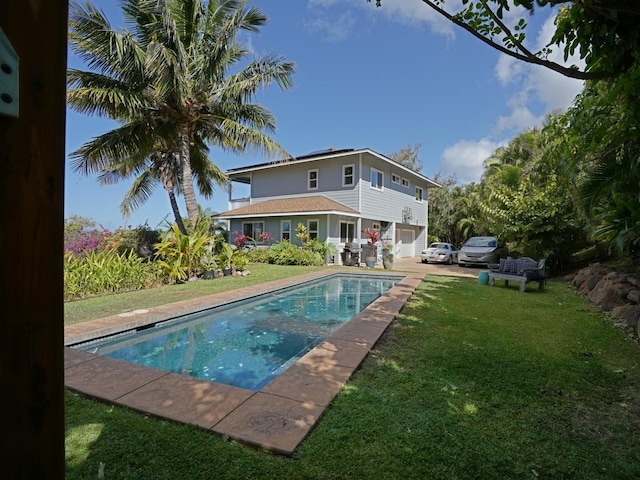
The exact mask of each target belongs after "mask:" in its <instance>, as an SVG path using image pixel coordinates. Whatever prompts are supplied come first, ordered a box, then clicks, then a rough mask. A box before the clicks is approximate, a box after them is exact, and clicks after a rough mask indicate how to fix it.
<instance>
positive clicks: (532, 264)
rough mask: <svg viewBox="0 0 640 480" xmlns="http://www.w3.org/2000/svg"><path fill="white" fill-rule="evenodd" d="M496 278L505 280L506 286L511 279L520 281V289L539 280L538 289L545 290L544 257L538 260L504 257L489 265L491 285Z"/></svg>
mask: <svg viewBox="0 0 640 480" xmlns="http://www.w3.org/2000/svg"><path fill="white" fill-rule="evenodd" d="M496 279H498V280H504V284H505V286H508V285H509V282H510V281H513V282H520V291H521V292H524V291H525V290H526V289H527V283H529V282H538V290H540V291H543V290H544V284H545V273H544V259H542V260H540V261H539V262H536V261H535V260H533V259H532V258H529V257H522V258H518V259H515V258H502V259H500V263H499V264H497V263H494V264H491V265H489V285H491V286H494V285H495V281H496Z"/></svg>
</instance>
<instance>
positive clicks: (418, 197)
mask: <svg viewBox="0 0 640 480" xmlns="http://www.w3.org/2000/svg"><path fill="white" fill-rule="evenodd" d="M423 200H424V190H422V188H420V187H416V202H421V201H423Z"/></svg>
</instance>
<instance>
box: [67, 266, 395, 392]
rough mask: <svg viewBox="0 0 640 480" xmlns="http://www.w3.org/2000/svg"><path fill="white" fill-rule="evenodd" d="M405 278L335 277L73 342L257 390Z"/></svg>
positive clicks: (83, 347) (113, 355) (101, 352)
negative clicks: (134, 328) (99, 337)
mask: <svg viewBox="0 0 640 480" xmlns="http://www.w3.org/2000/svg"><path fill="white" fill-rule="evenodd" d="M402 278H403V277H395V276H388V275H367V276H363V275H336V276H331V277H329V278H323V279H319V280H315V281H313V282H309V283H306V284H302V285H298V286H295V287H290V288H287V289H283V290H278V291H276V292H271V293H268V294H265V295H262V296H260V297H258V298H254V299H249V300H244V301H240V302H235V303H233V304H232V305H228V306H224V307H215V308H212V309H208V310H205V311H202V312H198V313H193V314H190V315H186V316H183V317H179V318H176V319H172V320H167V321H163V322H159V323H156V324H153V325H151V326H149V327H148V328H139V329H137V330H131V331H127V332H123V333H120V334H118V335H114V336H110V337H106V338H101V339H97V340H92V341H89V342H85V343H82V344H78V345H73V348H77V349H81V350H85V351H87V352H90V353H94V354H99V355H104V356H108V357H111V358H115V359H119V360H124V361H127V362H131V363H136V364H139V365H143V366H147V367H154V368H158V369H161V370H165V371H170V372H176V373H182V374H186V375H190V376H192V377H195V378H200V379H204V380H209V381H213V382H218V383H223V384H227V385H232V386H236V387H241V388H245V389H249V390H254V391H257V390H260V389H261V388H262V387H264V386H265V385H267V384H268V383H269V382H271V381H272V380H273V379H274V378H276V377H278V376H279V375H280V374H281V373H282V372H284V371H285V370H286V369H287V368H288V367H289V366H290V365H291V364H293V363H295V362H296V361H297V360H298V359H299V358H300V357H302V356H303V355H304V354H305V353H306V352H308V351H309V350H311V349H312V348H313V347H314V346H316V345H317V344H318V343H320V342H321V341H322V340H323V339H325V338H326V337H328V336H329V335H330V334H331V333H332V332H334V331H335V330H337V329H338V328H339V327H340V326H341V325H342V324H343V323H345V322H346V321H348V320H350V319H351V318H353V317H354V316H355V315H356V314H357V313H358V312H360V311H361V310H363V309H364V308H365V307H366V306H367V305H369V304H370V303H371V302H372V301H374V300H375V299H376V298H378V297H379V296H380V295H382V294H384V293H385V292H386V291H387V290H389V289H390V288H391V287H393V286H394V285H395V284H396V283H398V282H399V281H400V280H401V279H402Z"/></svg>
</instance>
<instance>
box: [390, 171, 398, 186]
mask: <svg viewBox="0 0 640 480" xmlns="http://www.w3.org/2000/svg"><path fill="white" fill-rule="evenodd" d="M391 181H392V182H393V183H397V184H398V185H400V175H396V174H395V173H392V174H391Z"/></svg>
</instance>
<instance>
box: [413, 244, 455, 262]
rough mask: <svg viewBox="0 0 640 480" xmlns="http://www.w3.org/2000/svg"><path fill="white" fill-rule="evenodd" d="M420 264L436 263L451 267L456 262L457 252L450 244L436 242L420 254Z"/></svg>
mask: <svg viewBox="0 0 640 480" xmlns="http://www.w3.org/2000/svg"><path fill="white" fill-rule="evenodd" d="M420 259H421V260H422V263H429V262H438V263H446V264H447V265H451V264H452V263H456V262H457V261H458V251H457V250H456V249H455V248H453V245H451V244H450V243H442V242H436V243H432V244H431V245H429V248H426V249H424V250H423V251H422V253H421V254H420Z"/></svg>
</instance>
